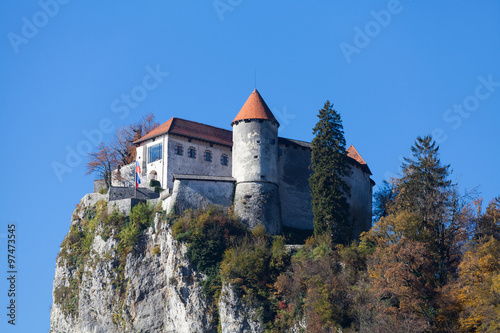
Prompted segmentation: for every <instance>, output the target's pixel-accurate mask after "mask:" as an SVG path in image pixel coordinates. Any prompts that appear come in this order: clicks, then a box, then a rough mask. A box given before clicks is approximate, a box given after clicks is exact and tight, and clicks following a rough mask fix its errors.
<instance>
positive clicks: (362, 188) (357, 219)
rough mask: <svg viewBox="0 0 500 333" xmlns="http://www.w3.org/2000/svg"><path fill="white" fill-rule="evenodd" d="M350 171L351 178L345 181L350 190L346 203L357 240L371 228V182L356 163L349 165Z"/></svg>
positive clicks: (368, 176) (368, 174)
mask: <svg viewBox="0 0 500 333" xmlns="http://www.w3.org/2000/svg"><path fill="white" fill-rule="evenodd" d="M365 167H366V165H365ZM351 170H352V174H351V176H350V177H349V178H347V179H346V183H347V184H348V185H349V186H350V188H351V197H350V198H348V199H347V202H348V203H349V205H350V207H349V208H350V216H351V219H352V220H351V221H352V222H351V223H352V225H353V234H354V237H356V238H358V237H359V235H360V234H361V233H362V232H363V231H368V230H370V228H371V223H372V180H371V179H370V173H369V172H368V171H367V170H366V169H365V168H364V167H363V166H361V165H360V164H358V163H351Z"/></svg>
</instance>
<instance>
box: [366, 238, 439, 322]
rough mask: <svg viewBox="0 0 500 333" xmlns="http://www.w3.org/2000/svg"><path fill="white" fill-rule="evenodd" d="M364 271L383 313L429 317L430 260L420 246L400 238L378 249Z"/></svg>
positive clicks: (424, 248) (431, 305)
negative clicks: (380, 301) (370, 281)
mask: <svg viewBox="0 0 500 333" xmlns="http://www.w3.org/2000/svg"><path fill="white" fill-rule="evenodd" d="M368 272H369V274H370V277H372V291H373V293H374V294H375V296H376V297H377V298H378V299H379V300H382V301H383V302H382V304H385V306H382V307H380V310H381V311H383V312H387V313H391V312H392V313H399V312H401V313H416V314H420V315H421V316H424V317H426V318H429V316H430V313H431V312H432V309H433V299H434V296H435V287H434V282H433V281H434V276H433V273H432V272H433V261H432V259H431V255H430V254H429V252H428V251H427V249H426V246H425V245H424V244H422V243H419V242H415V241H412V240H409V239H406V238H402V239H401V240H400V241H399V242H398V243H397V244H391V245H389V246H388V247H387V248H384V249H378V250H377V251H375V253H374V254H373V259H372V261H371V264H370V265H369V268H368Z"/></svg>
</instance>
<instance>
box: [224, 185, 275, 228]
mask: <svg viewBox="0 0 500 333" xmlns="http://www.w3.org/2000/svg"><path fill="white" fill-rule="evenodd" d="M279 198H280V195H279V189H278V185H276V184H274V183H265V182H245V183H237V184H236V194H235V196H234V211H235V212H236V213H237V214H238V216H239V217H240V219H241V221H242V222H243V223H244V224H246V225H247V226H248V227H249V228H254V227H256V226H258V225H264V226H265V227H266V230H267V232H268V233H270V234H273V235H277V234H280V233H281V208H280V201H279Z"/></svg>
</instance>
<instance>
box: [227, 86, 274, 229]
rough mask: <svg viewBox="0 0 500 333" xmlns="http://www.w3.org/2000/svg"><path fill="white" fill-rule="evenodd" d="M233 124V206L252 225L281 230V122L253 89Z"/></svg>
mask: <svg viewBox="0 0 500 333" xmlns="http://www.w3.org/2000/svg"><path fill="white" fill-rule="evenodd" d="M231 126H232V127H233V172H232V174H233V178H235V179H236V190H235V200H234V208H235V212H236V213H237V214H238V215H239V216H240V218H241V219H242V220H243V222H244V223H246V224H247V225H248V226H249V227H250V228H253V227H255V226H257V225H264V226H265V227H266V230H267V231H268V232H269V233H271V234H279V233H280V232H281V209H280V198H279V190H278V127H279V123H278V121H277V120H276V118H275V117H274V115H273V113H272V112H271V110H270V109H269V107H268V106H267V105H266V102H264V100H263V99H262V96H261V95H260V94H259V92H258V91H257V90H254V91H253V92H252V94H250V97H248V99H247V101H246V102H245V104H244V105H243V107H242V108H241V110H240V112H239V113H238V115H237V116H236V118H235V119H234V120H233V122H232V123H231Z"/></svg>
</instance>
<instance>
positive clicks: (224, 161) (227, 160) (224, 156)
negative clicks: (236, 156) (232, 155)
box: [220, 155, 229, 166]
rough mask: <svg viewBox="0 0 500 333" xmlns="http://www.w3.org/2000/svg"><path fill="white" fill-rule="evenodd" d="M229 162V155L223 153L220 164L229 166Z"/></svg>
mask: <svg viewBox="0 0 500 333" xmlns="http://www.w3.org/2000/svg"><path fill="white" fill-rule="evenodd" d="M228 162H229V159H228V157H227V155H222V156H221V157H220V164H222V165H225V166H227V165H228V164H229V163H228Z"/></svg>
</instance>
